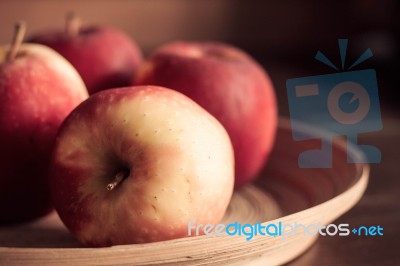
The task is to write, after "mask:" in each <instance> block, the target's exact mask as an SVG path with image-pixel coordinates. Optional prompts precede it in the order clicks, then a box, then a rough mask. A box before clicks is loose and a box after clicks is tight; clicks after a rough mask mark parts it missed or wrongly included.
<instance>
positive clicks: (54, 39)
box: [29, 26, 142, 94]
mask: <svg viewBox="0 0 400 266" xmlns="http://www.w3.org/2000/svg"><path fill="white" fill-rule="evenodd" d="M29 42H34V43H40V44H43V45H46V46H49V47H51V48H53V49H54V50H56V51H57V52H59V53H60V54H61V55H62V56H64V57H65V58H66V59H67V60H68V61H69V62H70V63H71V64H72V65H73V66H74V67H75V68H76V70H77V71H78V72H79V74H80V75H81V77H82V79H83V81H84V82H85V85H86V87H87V89H88V91H89V94H93V93H95V92H98V91H100V90H104V89H109V88H117V87H123V86H128V85H130V83H131V80H132V76H133V75H135V73H136V71H137V69H138V67H139V65H140V64H141V62H142V52H141V50H140V49H139V47H138V46H137V44H136V43H135V42H134V41H133V40H132V39H131V38H129V36H127V35H126V34H125V33H123V32H122V31H120V30H117V29H115V28H112V27H106V26H90V27H83V28H81V29H80V30H79V32H78V33H77V34H76V35H75V36H68V35H67V34H66V33H65V32H62V31H49V32H43V33H38V34H36V35H34V36H31V38H30V39H29Z"/></svg>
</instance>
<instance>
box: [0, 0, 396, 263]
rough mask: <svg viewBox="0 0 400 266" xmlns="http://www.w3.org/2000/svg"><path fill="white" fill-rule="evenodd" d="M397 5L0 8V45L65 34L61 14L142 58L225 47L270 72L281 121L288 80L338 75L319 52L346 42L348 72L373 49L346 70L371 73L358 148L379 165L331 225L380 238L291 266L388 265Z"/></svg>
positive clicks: (157, 2) (349, 243)
mask: <svg viewBox="0 0 400 266" xmlns="http://www.w3.org/2000/svg"><path fill="white" fill-rule="evenodd" d="M399 5H400V2H399V1H398V0H382V1H378V0H351V1H345V0H337V1H318V0H304V1H296V0H282V1H261V0H260V1H256V0H253V1H239V0H212V1H211V0H203V1H201V0H197V1H187V0H134V1H128V0H113V1H107V0H82V1H78V0H76V1H67V0H56V1H54V0H0V43H2V44H4V43H8V42H9V41H10V39H11V36H12V32H13V25H14V22H15V21H17V20H25V21H26V22H27V23H28V32H27V34H28V36H29V35H30V34H32V33H34V32H36V31H39V30H43V29H46V28H50V29H51V28H63V27H64V19H65V15H66V13H67V12H68V11H74V12H76V14H77V15H79V16H80V17H81V18H82V19H83V21H84V23H86V24H105V25H111V26H115V27H118V28H120V29H122V30H124V31H126V32H127V33H128V34H129V35H130V36H132V37H133V38H134V39H135V40H136V41H137V42H138V44H139V45H140V46H141V47H142V49H143V51H144V53H145V55H149V54H150V53H151V51H152V50H153V49H155V48H156V47H157V46H159V45H161V44H163V43H165V42H168V41H172V40H177V39H179V40H201V41H202V40H214V41H224V42H228V43H231V44H233V45H236V46H238V47H240V48H242V49H244V50H245V51H247V52H248V53H249V54H251V55H253V56H254V58H255V59H256V60H257V61H259V62H260V64H262V65H263V67H264V68H265V69H266V70H267V71H268V73H269V74H270V76H271V79H272V81H273V83H274V85H275V89H276V92H277V97H278V103H279V112H280V115H282V116H288V115H289V109H288V103H287V95H286V80H287V79H291V78H296V77H305V76H313V75H318V74H329V73H335V72H336V70H334V69H332V68H330V67H327V66H325V65H324V64H322V63H321V62H318V61H317V60H315V59H314V56H315V54H316V52H317V51H318V50H321V51H322V52H323V53H324V54H325V55H326V56H327V57H328V58H329V59H331V61H332V62H333V63H335V64H336V65H338V66H340V56H339V48H338V44H337V39H339V38H346V39H349V44H348V56H347V62H349V63H350V62H351V63H352V62H354V61H355V60H356V59H357V58H358V56H360V55H361V54H362V53H363V52H364V51H365V50H366V49H368V48H371V50H372V52H373V54H374V56H373V57H372V58H370V59H368V60H367V61H366V62H364V63H362V64H361V65H359V66H357V67H356V68H355V69H354V70H361V69H368V68H374V69H375V70H376V72H377V79H378V88H379V95H380V104H381V110H382V118H383V128H384V129H383V131H381V132H378V133H372V134H366V136H365V137H363V140H365V141H368V142H369V143H370V144H373V145H376V146H377V147H379V148H380V149H381V151H382V156H383V161H382V163H381V164H380V165H374V166H373V167H372V174H371V180H370V184H369V188H368V190H367V193H366V195H365V196H364V198H363V199H362V200H361V202H360V203H359V205H357V207H356V208H354V209H353V210H352V211H351V212H349V213H348V214H346V215H345V216H343V217H342V218H340V221H338V223H339V222H348V223H352V224H358V225H365V224H371V225H373V224H375V225H377V224H380V225H381V226H383V227H384V228H385V236H384V237H383V238H382V239H371V238H369V239H358V238H351V237H349V238H346V239H344V238H339V237H336V238H330V239H325V238H322V239H320V240H319V241H318V242H317V244H316V245H314V246H313V247H312V248H311V249H310V250H309V251H308V252H307V253H306V254H304V255H303V256H302V257H300V258H299V259H297V260H296V261H293V262H292V263H291V264H290V265H376V264H379V265H396V262H397V263H399V261H400V258H399V254H398V251H396V249H397V248H398V244H396V243H398V241H397V239H400V233H399V230H398V229H397V225H398V224H400V205H399V203H398V202H399V201H398V194H399V193H400V181H399V178H398V177H399V176H398V170H397V168H398V166H397V165H398V158H400V153H399V149H400V141H399V140H400V123H399V122H400V119H399V112H400V108H399V106H400V104H399V101H400V96H399V95H400V94H399V93H398V91H397V90H398V89H399V88H398V85H397V84H396V81H397V78H398V76H399V74H400V73H399V72H398V69H399V67H398V65H399V64H398V62H399V52H400V50H399V47H400V40H399V31H400V12H399ZM372 250H373V251H372ZM317 262H318V263H317ZM397 265H399V264H397Z"/></svg>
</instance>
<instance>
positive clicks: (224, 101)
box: [135, 42, 277, 188]
mask: <svg viewBox="0 0 400 266" xmlns="http://www.w3.org/2000/svg"><path fill="white" fill-rule="evenodd" d="M135 84H136V85H140V84H149V85H160V86H165V87H169V88H172V89H175V90H177V91H180V92H182V93H183V94H185V95H187V96H189V97H190V98H192V99H193V100H195V101H196V102H197V103H198V104H200V105H201V106H202V107H203V108H205V109H206V110H207V111H209V112H210V113H211V114H212V115H214V116H215V117H216V118H217V119H218V120H219V121H220V122H221V123H222V125H223V126H224V127H225V128H226V130H227V131H228V133H229V136H230V138H231V140H232V143H233V147H234V151H235V175H236V176H235V178H236V180H235V187H236V188H237V187H240V186H242V185H244V184H246V183H248V182H250V181H251V180H253V179H254V178H255V177H256V175H257V173H258V172H259V170H260V169H261V167H262V166H263V165H264V163H265V161H266V159H267V157H268V155H269V153H270V151H271V149H272V145H273V142H274V137H275V131H276V128H277V105H276V98H275V93H274V88H273V85H272V83H271V81H270V79H269V77H268V75H267V74H266V72H265V71H264V70H263V69H262V68H261V67H260V66H259V65H258V64H257V63H256V62H255V61H254V60H253V59H252V58H251V57H250V56H249V55H247V54H246V53H245V52H243V51H241V50H239V49H237V48H235V47H232V46H229V45H227V44H222V43H194V42H192V43H191V42H175V43H171V44H167V45H165V46H162V47H161V48H159V49H158V50H156V51H155V52H154V53H153V54H152V56H151V57H150V58H149V59H148V60H147V62H146V63H145V64H144V65H143V67H142V68H141V69H140V70H139V73H138V74H137V77H136V80H135Z"/></svg>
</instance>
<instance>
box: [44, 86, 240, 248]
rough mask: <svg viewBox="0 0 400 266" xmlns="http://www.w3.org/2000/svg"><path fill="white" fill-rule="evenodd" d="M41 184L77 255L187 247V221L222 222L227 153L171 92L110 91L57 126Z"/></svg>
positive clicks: (199, 111) (210, 120)
mask: <svg viewBox="0 0 400 266" xmlns="http://www.w3.org/2000/svg"><path fill="white" fill-rule="evenodd" d="M50 183H51V191H52V196H53V202H54V205H55V208H56V210H57V212H58V214H59V215H60V217H61V219H62V221H63V222H64V224H65V225H66V226H67V228H69V230H70V231H71V232H72V233H73V234H74V235H75V236H76V238H77V239H78V240H79V241H80V242H81V243H83V244H85V245H89V246H111V245H120V244H132V243H145V242H154V241H161V240H168V239H174V238H180V237H186V236H188V223H189V221H190V220H192V219H196V221H197V222H198V223H203V224H206V223H210V224H217V223H218V222H219V221H220V220H221V218H222V217H223V215H224V213H225V211H226V208H227V206H228V203H229V201H230V198H231V196H232V193H233V184H234V155H233V148H232V144H231V142H230V139H229V136H228V134H227V132H226V131H225V129H224V127H223V126H222V125H221V124H220V123H219V122H218V121H217V120H216V119H215V118H214V117H213V116H212V115H210V114H209V113H208V112H207V111H205V110H204V109H203V108H201V107H200V106H199V105H197V104H196V103H195V102H193V101H192V100H191V99H189V98H188V97H186V96H184V95H183V94H181V93H179V92H177V91H174V90H170V89H167V88H162V87H157V86H137V87H128V88H118V89H110V90H105V91H101V92H99V93H96V94H93V95H92V96H91V97H89V99H88V100H86V101H85V102H83V103H82V104H80V105H79V106H78V107H77V108H76V109H75V110H74V111H73V112H72V113H71V114H70V115H69V116H68V117H67V119H66V120H65V121H64V123H63V125H62V126H61V129H60V131H59V134H58V137H57V143H56V146H55V149H54V154H53V158H52V164H51V177H50ZM193 234H194V233H193ZM193 234H192V235H193Z"/></svg>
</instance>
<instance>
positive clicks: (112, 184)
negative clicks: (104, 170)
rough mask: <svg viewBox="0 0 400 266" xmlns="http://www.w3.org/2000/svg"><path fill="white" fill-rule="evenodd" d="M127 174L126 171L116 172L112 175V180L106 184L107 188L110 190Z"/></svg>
mask: <svg viewBox="0 0 400 266" xmlns="http://www.w3.org/2000/svg"><path fill="white" fill-rule="evenodd" d="M127 176H128V174H127V173H126V171H120V172H118V173H117V174H116V175H115V177H114V181H113V182H111V183H109V184H107V190H108V191H111V190H113V189H114V188H116V187H117V186H118V184H119V183H121V182H122V180H124V179H125V178H126V177H127Z"/></svg>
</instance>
